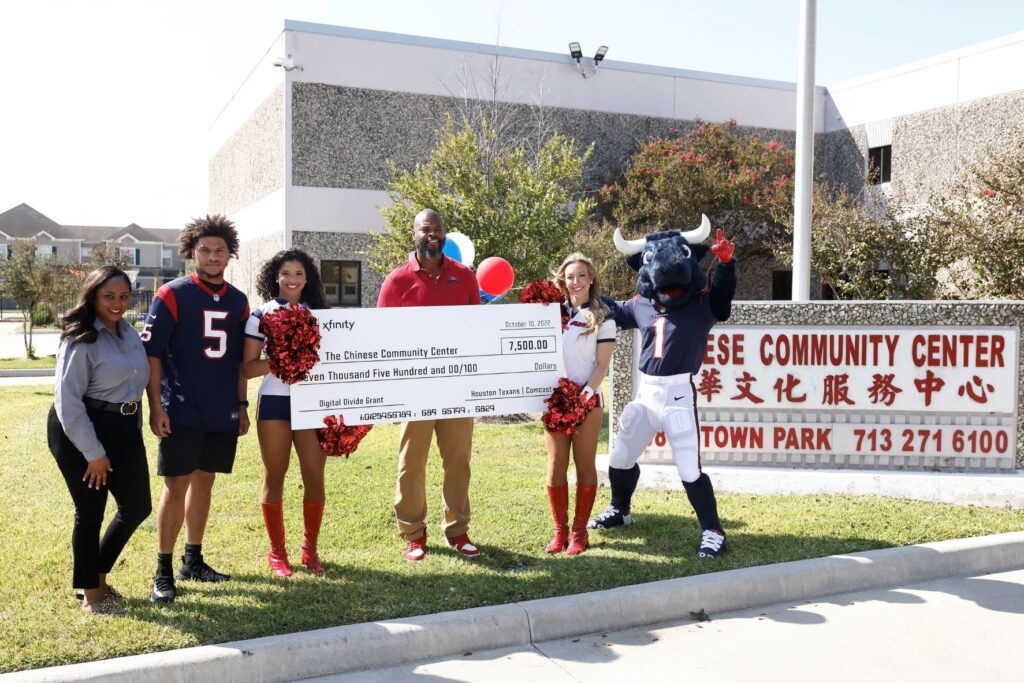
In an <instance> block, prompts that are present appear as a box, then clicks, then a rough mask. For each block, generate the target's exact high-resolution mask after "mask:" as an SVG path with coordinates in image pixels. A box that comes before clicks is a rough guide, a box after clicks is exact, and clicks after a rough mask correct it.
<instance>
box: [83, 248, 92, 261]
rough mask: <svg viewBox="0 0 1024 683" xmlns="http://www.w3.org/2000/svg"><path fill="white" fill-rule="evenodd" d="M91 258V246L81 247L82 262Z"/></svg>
mask: <svg viewBox="0 0 1024 683" xmlns="http://www.w3.org/2000/svg"><path fill="white" fill-rule="evenodd" d="M90 258H92V247H82V258H81V261H82V263H85V262H86V261H88V260H89V259H90Z"/></svg>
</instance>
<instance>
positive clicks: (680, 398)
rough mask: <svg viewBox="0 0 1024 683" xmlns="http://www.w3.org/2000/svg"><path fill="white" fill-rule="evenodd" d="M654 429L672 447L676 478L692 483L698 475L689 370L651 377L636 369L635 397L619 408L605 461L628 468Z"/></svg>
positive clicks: (698, 450)
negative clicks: (607, 459)
mask: <svg viewBox="0 0 1024 683" xmlns="http://www.w3.org/2000/svg"><path fill="white" fill-rule="evenodd" d="M658 432H664V433H665V438H666V439H667V440H668V444H669V446H670V447H671V449H672V457H673V458H674V459H675V463H676V469H677V470H678V471H679V478H680V479H682V480H683V481H684V482H687V483H692V482H695V481H697V479H698V478H699V477H700V445H699V442H698V433H697V413H696V409H695V401H694V390H693V383H692V381H691V377H690V375H689V373H687V374H682V375H669V376H667V377H655V376H652V375H645V374H643V373H640V387H639V389H638V390H637V395H636V399H634V400H633V401H631V402H630V403H628V404H627V405H626V407H625V408H623V409H622V414H621V415H620V416H619V431H618V432H617V433H616V434H615V446H614V447H613V448H612V454H611V458H610V460H609V463H608V464H609V465H611V466H612V467H615V468H617V469H621V470H628V469H630V468H632V467H633V466H634V465H635V464H636V461H637V460H638V459H639V458H640V455H641V454H642V453H643V452H644V449H646V448H647V447H648V446H649V445H650V443H651V440H652V439H653V438H654V436H655V435H656V434H657V433H658Z"/></svg>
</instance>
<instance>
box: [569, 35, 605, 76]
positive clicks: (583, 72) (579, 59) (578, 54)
mask: <svg viewBox="0 0 1024 683" xmlns="http://www.w3.org/2000/svg"><path fill="white" fill-rule="evenodd" d="M606 54H608V46H607V45H602V46H601V47H599V48H597V52H596V53H594V59H593V60H592V61H593V64H591V65H590V66H589V68H588V67H587V66H584V64H583V48H581V47H580V44H579V43H577V42H576V41H575V40H574V41H572V42H571V43H569V56H570V57H572V58H573V59H574V60H576V68H578V69H579V70H580V76H583V78H590V77H591V76H593V75H594V74H596V73H597V65H598V64H599V63H600V62H601V60H603V59H604V56H605V55H606Z"/></svg>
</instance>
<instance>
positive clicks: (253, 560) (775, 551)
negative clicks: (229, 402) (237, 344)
mask: <svg viewBox="0 0 1024 683" xmlns="http://www.w3.org/2000/svg"><path fill="white" fill-rule="evenodd" d="M253 386H255V383H254V384H253ZM51 398H52V392H51V390H50V389H49V388H44V387H4V388H0V415H2V418H3V421H4V424H5V427H6V429H5V430H4V431H3V434H2V438H0V475H2V476H0V500H2V501H3V513H2V515H0V538H2V539H3V543H4V545H5V547H6V548H7V550H6V553H5V558H4V562H3V563H2V565H0V648H2V650H0V671H14V670H19V669H25V668H32V667H40V666H47V665H55V664H67V663H71V662H80V661H86V660H92V659H101V658H106V657H114V656H120V655H130V654H137V653H142V652H152V651H157V650H167V649H171V648H178V647H187V646H193V645H201V644H209V643H218V642H224V641H230V640H238V639H243V638H253V637H258V636H265V635H271V634H278V633H287V632H293V631H301V630H307V629H314V628H321V627H327V626H335V625H341V624H350V623H357V622H364V621H370V620H380V619H389V618H395V617H405V616H410V615H418V614H427V613H432V612H441V611H445V610H453V609H462V608H466V607H475V606H480V605H494V604H500V603H507V602H512V601H516V600H529V599H533V598H543V597H549V596H556V595H567V594H572V593H580V592H584V591H591V590H598V589H605V588H611V587H615V586H622V585H628V584H636V583H641V582H645V581H655V580H658V579H668V578H673V577H680V576H688V575H693V574H700V573H704V572H710V571H719V570H723V569H735V568H739V567H748V566H752V565H759V564H766V563H773V562H784V561H789V560H799V559H805V558H812V557H821V556H825V555H831V554H835V553H848V552H856V551H861V550H869V549H873V548H885V547H890V546H899V545H907V544H913V543H921V542H926V541H937V540H942V539H949V538H958V537H966V536H976V535H982V534H989V533H996V532H1002V531H1012V530H1020V529H1021V528H1024V512H1022V511H1013V510H1005V509H979V508H972V507H957V506H948V505H938V504H929V503H919V502H912V501H906V500H890V499H881V498H857V497H843V496H825V495H815V496H747V495H730V494H720V495H719V503H720V508H721V512H722V516H723V519H724V521H725V524H726V528H727V529H728V530H729V532H730V537H729V541H730V544H731V552H730V553H729V554H727V555H726V556H725V557H724V558H723V559H722V560H720V561H717V562H713V561H698V560H697V559H696V558H695V557H694V554H695V552H694V551H695V547H696V543H697V541H698V537H699V529H698V527H697V524H696V522H695V520H694V518H693V514H692V511H691V510H690V506H689V504H688V503H687V501H686V496H685V494H683V493H682V492H667V491H641V492H638V493H637V496H636V500H635V507H634V513H635V515H636V518H637V523H636V524H634V525H633V526H631V527H629V528H627V529H624V530H621V531H620V532H618V533H611V532H609V533H594V534H593V535H592V537H591V538H592V542H593V548H592V550H590V551H589V552H587V553H586V554H584V555H583V556H581V557H578V558H568V557H565V556H564V555H560V556H555V557H549V556H547V555H546V554H545V553H544V551H543V547H544V544H545V543H546V542H547V540H548V538H549V536H550V531H551V529H550V521H549V517H548V511H547V500H546V498H545V494H544V463H545V455H544V448H543V440H542V434H541V427H540V426H539V425H538V424H537V423H531V424H524V425H478V427H477V430H476V436H475V440H476V447H475V456H474V461H473V464H474V480H473V488H472V497H473V511H474V515H473V529H472V535H473V539H474V540H475V541H476V542H478V543H479V544H480V546H481V547H482V549H483V553H484V554H483V556H482V557H481V558H479V559H478V560H476V561H467V560H463V559H461V558H459V557H457V556H456V555H455V554H454V553H453V551H451V550H449V549H447V548H445V547H443V543H438V541H439V540H441V538H440V537H441V531H440V526H439V519H440V501H439V499H440V482H441V477H440V467H439V460H440V459H439V458H438V457H436V452H435V454H434V455H433V456H432V457H431V460H430V462H431V468H430V472H429V486H430V502H431V510H430V519H429V522H430V525H431V526H430V529H431V542H430V546H429V555H428V556H427V559H426V560H425V561H424V562H420V563H408V562H405V561H404V560H403V559H402V557H401V551H402V550H403V545H402V543H401V542H400V541H399V539H398V538H397V536H396V534H395V528H394V520H393V514H392V508H391V503H392V496H393V493H394V486H395V466H396V465H395V464H396V456H395V451H396V442H397V428H396V427H395V426H393V425H379V426H377V427H376V428H374V430H373V431H372V432H371V433H370V434H369V436H368V437H367V438H366V440H365V441H364V442H363V445H362V446H361V448H360V450H359V452H358V453H356V454H355V455H354V456H353V457H352V458H351V459H349V460H344V459H336V458H332V459H331V461H330V462H329V463H328V474H327V487H328V507H327V512H326V515H325V521H324V529H323V532H322V534H321V555H322V558H323V560H324V564H325V566H326V567H327V570H328V575H327V576H326V577H325V578H318V577H314V576H311V575H310V574H309V573H308V572H306V571H305V570H304V568H301V566H299V565H296V567H297V572H296V575H295V576H294V577H292V578H291V579H289V580H281V579H274V578H272V577H271V576H270V574H269V573H268V571H267V568H266V562H265V553H266V546H267V542H266V538H265V534H264V531H263V524H262V520H261V517H260V511H259V500H258V496H259V490H260V481H261V464H260V457H259V450H258V446H257V442H256V437H255V434H252V435H250V436H249V437H247V438H245V439H243V440H242V442H241V445H240V448H239V453H238V459H237V461H236V466H235V472H234V474H232V475H228V476H222V477H221V478H220V480H219V481H218V483H217V485H216V488H215V490H214V494H215V495H214V502H213V511H212V514H211V522H210V526H209V530H208V533H207V538H206V543H205V547H204V549H205V552H206V555H207V559H208V560H209V561H210V563H211V564H213V565H214V566H215V567H217V568H218V569H221V570H224V571H227V572H229V573H231V574H232V580H231V581H230V582H228V583H225V584H218V585H195V584H188V583H179V587H180V588H182V589H183V592H182V594H181V595H180V596H179V598H178V601H177V602H176V603H174V604H173V605H170V606H159V607H158V606H153V605H151V604H150V603H149V602H148V600H147V598H148V595H149V588H150V577H151V575H152V571H153V565H154V562H155V553H156V550H155V529H154V517H152V516H151V517H150V518H149V519H148V520H147V521H146V522H145V523H144V524H143V526H142V527H141V528H140V529H139V531H138V532H137V533H136V535H135V536H134V537H133V538H132V540H131V542H130V543H129V545H128V547H127V548H126V549H125V552H124V554H123V555H122V557H121V560H120V562H119V564H118V565H117V567H115V569H114V571H113V572H112V573H111V575H110V580H111V582H112V583H113V584H115V585H116V586H117V587H118V588H119V589H120V590H121V592H123V593H124V594H125V595H126V596H128V606H129V608H130V613H129V615H128V616H126V617H122V618H96V617H90V616H88V615H85V614H83V613H81V612H80V611H79V610H78V609H77V603H76V602H75V600H74V599H73V597H72V593H71V586H70V574H71V550H70V530H71V522H72V506H71V500H70V498H69V496H68V494H67V491H66V489H65V487H64V483H63V481H62V479H61V477H60V475H59V473H58V471H57V467H56V466H55V464H54V463H53V460H52V457H51V456H50V454H49V451H48V450H47V447H46V437H45V428H44V423H45V417H46V411H47V410H48V408H49V405H50V402H51ZM146 432H147V440H146V442H147V448H148V451H149V457H150V464H151V471H155V454H156V444H155V440H154V439H153V437H151V436H148V429H147V430H146ZM293 462H294V461H293ZM159 486H160V481H159V480H158V479H157V478H156V476H155V474H154V475H153V478H152V489H153V492H154V501H155V499H156V495H157V493H158V492H159V490H160V489H159ZM301 497H302V491H301V480H300V478H299V472H298V467H297V465H293V469H292V471H291V472H290V473H289V479H288V483H287V486H286V497H285V506H286V510H287V513H286V514H287V525H288V531H289V540H288V547H289V550H290V551H291V552H292V555H293V561H297V559H298V548H299V545H300V543H301V533H302V521H301ZM607 500H608V492H607V490H606V489H602V491H601V492H600V494H599V496H598V502H597V504H598V506H602V505H604V504H605V503H607ZM112 514H113V510H112V508H109V509H108V518H109V516H110V515H112ZM179 552H180V546H179Z"/></svg>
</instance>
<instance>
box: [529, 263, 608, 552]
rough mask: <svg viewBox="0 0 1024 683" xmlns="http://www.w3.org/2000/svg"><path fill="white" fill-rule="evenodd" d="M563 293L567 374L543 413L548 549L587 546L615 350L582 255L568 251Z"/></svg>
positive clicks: (559, 282) (593, 273)
mask: <svg viewBox="0 0 1024 683" xmlns="http://www.w3.org/2000/svg"><path fill="white" fill-rule="evenodd" d="M555 285H556V286H557V287H558V289H559V291H560V292H561V294H562V296H563V297H564V302H563V306H564V307H565V311H566V315H565V316H564V323H563V332H562V349H563V355H564V359H565V371H566V375H567V377H566V378H564V379H562V380H561V381H560V382H559V387H558V388H557V389H556V390H555V392H554V393H553V394H552V395H551V398H549V399H547V403H548V411H547V412H546V413H545V414H544V417H543V421H544V426H545V428H546V429H545V442H546V445H547V451H548V471H547V490H548V501H549V503H550V504H551V516H552V517H553V518H554V522H555V534H554V537H553V538H552V539H551V542H550V543H548V545H547V548H546V550H547V551H548V552H549V553H559V552H562V551H563V550H567V554H569V555H578V554H580V553H582V552H583V551H584V550H586V549H587V547H588V545H589V539H588V537H587V519H588V518H589V517H590V512H591V510H592V509H593V507H594V497H595V496H596V495H597V469H596V467H595V465H594V461H595V459H596V457H597V439H598V435H599V433H600V431H601V418H602V415H603V413H604V405H603V402H602V399H601V393H600V392H601V382H603V381H604V378H605V375H607V374H608V366H609V364H610V363H611V359H612V352H613V351H614V349H615V322H614V321H613V320H611V319H609V317H608V314H609V311H608V307H607V306H605V304H604V303H603V302H602V301H601V286H600V284H599V282H598V278H597V269H596V268H594V264H593V262H592V261H591V260H590V259H589V258H587V257H586V256H584V255H583V254H579V253H576V254H570V255H569V256H568V257H567V258H566V259H565V261H563V262H562V265H561V266H559V268H558V270H557V271H556V273H555ZM570 451H571V452H572V457H573V461H574V462H575V463H576V510H575V514H574V516H573V522H572V527H571V529H570V526H569V483H568V469H569V453H570Z"/></svg>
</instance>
